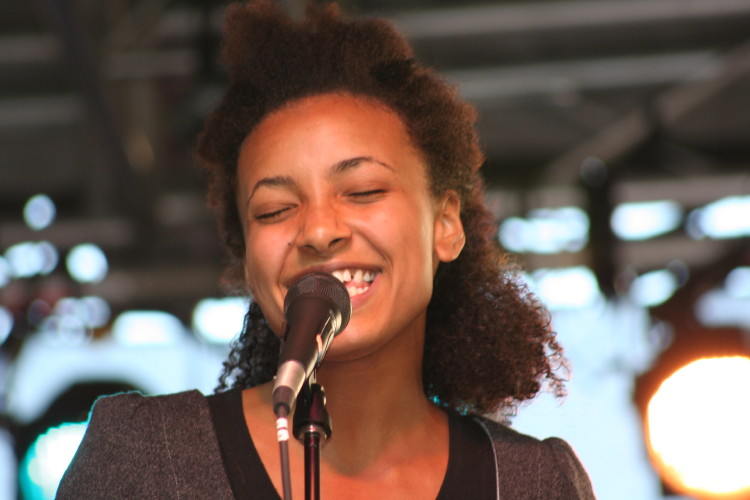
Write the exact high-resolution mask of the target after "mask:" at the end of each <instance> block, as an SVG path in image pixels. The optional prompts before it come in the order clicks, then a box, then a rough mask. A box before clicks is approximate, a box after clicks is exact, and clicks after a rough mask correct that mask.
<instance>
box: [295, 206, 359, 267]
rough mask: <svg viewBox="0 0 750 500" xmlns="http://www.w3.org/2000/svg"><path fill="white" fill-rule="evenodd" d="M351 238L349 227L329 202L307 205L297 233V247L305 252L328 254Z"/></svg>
mask: <svg viewBox="0 0 750 500" xmlns="http://www.w3.org/2000/svg"><path fill="white" fill-rule="evenodd" d="M350 239H351V229H350V228H349V226H348V225H347V224H345V223H344V221H343V220H342V218H341V216H340V214H339V213H338V211H337V210H336V208H335V207H334V206H332V205H331V204H326V203H321V204H319V205H316V206H311V207H308V209H307V210H306V213H305V215H304V219H303V223H302V227H301V228H300V231H299V233H298V235H297V247H298V248H300V249H301V250H302V251H304V252H306V253H311V254H315V255H329V254H332V253H334V252H336V251H337V250H339V249H341V248H342V247H344V246H345V245H346V244H347V243H348V242H349V240H350Z"/></svg>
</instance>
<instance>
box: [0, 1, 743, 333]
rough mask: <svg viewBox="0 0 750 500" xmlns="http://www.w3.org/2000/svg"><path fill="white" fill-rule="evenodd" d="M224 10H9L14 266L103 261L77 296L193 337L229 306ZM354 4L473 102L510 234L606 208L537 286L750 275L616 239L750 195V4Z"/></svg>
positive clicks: (20, 6)
mask: <svg viewBox="0 0 750 500" xmlns="http://www.w3.org/2000/svg"><path fill="white" fill-rule="evenodd" d="M225 4H226V2H220V1H208V0H206V1H199V0H193V1H188V0H172V1H169V0H107V1H106V2H103V1H97V0H77V1H75V2H69V1H65V0H33V1H29V0H4V1H3V2H2V3H0V252H2V251H5V249H7V248H8V247H10V246H11V245H13V244H15V243H18V242H20V241H26V240H33V241H38V240H46V241H50V242H52V243H53V244H54V245H56V246H57V248H58V249H59V251H60V252H61V254H64V252H65V251H67V250H68V249H70V248H71V247H72V246H73V245H76V244H78V243H83V242H91V243H95V244H97V245H99V246H101V247H102V248H103V249H104V250H105V252H106V253H107V256H108V258H109V263H110V273H109V275H108V277H107V278H106V279H105V280H104V281H103V282H101V283H99V284H96V285H86V286H83V285H73V284H72V283H68V284H67V285H66V286H69V287H72V288H73V293H78V294H88V293H96V294H99V295H102V296H104V297H105V298H106V299H107V300H108V301H109V302H110V303H111V304H112V306H113V308H114V309H115V310H123V309H127V308H136V307H137V308H149V309H155V308H156V309H165V310H168V311H170V312H173V313H175V314H177V315H178V316H180V317H181V318H183V319H185V320H187V319H188V318H189V313H190V309H191V308H192V307H193V305H194V304H195V302H196V301H197V300H198V299H199V298H201V297H205V296H216V295H218V294H219V293H220V292H219V288H218V284H217V282H218V278H219V275H220V272H221V267H222V259H223V254H222V250H221V248H220V246H219V244H218V239H217V237H216V232H215V229H214V225H213V220H212V218H211V215H210V214H209V213H208V212H207V211H206V209H205V208H204V201H203V192H202V187H201V183H200V175H199V172H198V168H197V166H196V163H195V161H194V158H193V155H192V148H193V145H194V140H195V135H196V133H197V131H198V130H200V127H201V121H202V118H203V117H204V116H205V115H206V114H207V112H208V111H209V110H210V109H211V106H212V105H213V104H214V103H215V102H216V100H217V99H218V96H219V95H220V93H221V90H222V83H223V72H222V70H221V67H220V65H219V64H218V63H217V58H218V56H217V48H218V45H219V41H218V36H219V27H220V25H221V10H222V7H223V6H224V5H225ZM287 4H288V7H289V8H290V9H293V10H298V9H299V8H300V2H287ZM345 5H347V9H348V10H349V11H353V12H356V13H358V14H361V15H368V16H369V15H373V16H385V17H387V18H389V19H392V20H393V21H394V22H395V23H396V25H397V26H398V27H399V29H400V30H401V31H402V32H403V33H404V34H406V35H407V37H408V38H409V39H410V40H411V41H412V42H413V44H414V46H415V50H416V51H417V54H418V57H419V58H420V59H421V60H423V61H426V62H427V63H429V64H431V65H433V66H435V67H436V68H437V69H438V70H439V71H440V72H441V73H442V74H444V75H445V77H446V78H447V79H448V80H450V81H451V82H455V83H456V84H459V85H460V91H461V93H462V94H463V96H464V97H465V98H467V99H469V100H470V101H472V102H474V103H475V104H476V106H477V107H478V109H479V113H480V121H479V124H478V126H479V130H480V134H481V137H482V142H483V145H484V148H485V151H486V154H487V164H486V169H485V175H486V177H487V180H488V185H489V191H490V192H489V199H490V202H491V204H492V206H493V207H494V208H495V210H496V212H497V216H498V218H499V219H500V218H503V217H506V216H509V215H523V214H525V213H526V211H528V210H529V209H531V208H535V207H544V206H550V207H556V206H565V205H571V204H572V205H578V206H580V207H582V208H584V209H587V210H588V211H589V216H590V219H591V231H592V240H591V244H590V245H589V247H588V248H587V249H586V250H585V251H583V252H578V253H576V254H559V255H541V256H540V255H536V256H535V255H527V256H526V257H525V258H526V262H527V263H528V265H529V266H530V267H536V266H556V265H571V264H586V265H590V266H592V267H594V269H596V270H597V272H598V273H599V276H600V278H601V279H602V282H603V283H605V288H606V287H607V286H608V285H607V283H612V281H613V280H614V279H615V274H616V273H617V272H618V270H619V269H622V268H623V267H625V266H631V267H632V268H634V269H636V270H638V271H645V270H649V269H654V268H658V267H663V266H665V265H667V264H668V263H669V262H670V261H672V260H674V259H682V260H684V261H685V262H686V263H687V264H688V265H690V266H696V267H701V268H705V267H707V266H711V265H712V263H714V262H718V261H722V262H725V261H726V256H727V255H733V256H737V260H738V261H744V262H745V263H746V264H747V261H748V251H747V247H748V245H747V242H746V240H726V241H724V240H710V239H705V240H700V241H696V240H691V239H690V238H689V237H688V236H687V235H686V234H685V233H684V231H676V232H674V233H673V234H669V235H667V236H664V237H662V238H659V239H656V240H650V241H645V242H638V243H623V242H618V241H616V240H615V239H614V237H613V236H612V235H611V231H610V230H609V229H608V224H609V222H608V221H609V214H610V213H611V210H612V207H613V206H614V205H615V204H616V203H619V202H622V201H637V200H641V201H643V200H658V199H666V198H669V199H672V200H675V201H677V202H679V203H680V204H682V206H683V207H684V208H685V209H686V210H689V209H692V208H695V207H699V206H702V205H705V204H706V203H708V202H711V201H714V200H716V199H719V198H721V197H724V196H728V195H747V194H750V182H749V179H750V176H749V175H748V173H750V0H549V1H536V2H527V1H516V2H512V3H511V2H473V1H458V0H453V1H449V0H441V1H428V0H412V1H408V0H399V1H396V0H351V1H348V2H346V3H345ZM592 162H594V163H592ZM592 164H593V165H598V167H597V168H600V169H602V171H603V172H605V173H606V180H605V181H603V182H602V183H599V184H589V185H587V184H586V183H585V182H583V181H582V175H581V172H582V171H581V168H582V165H583V166H584V170H585V169H586V165H592ZM584 174H585V172H584ZM583 179H585V175H584V177H583ZM37 193H45V194H47V195H48V196H50V197H51V198H52V199H53V200H54V202H55V203H56V205H57V210H58V213H57V219H56V221H55V222H54V224H53V225H52V226H51V227H50V228H48V229H44V230H42V231H39V232H35V231H32V230H31V229H29V228H27V227H26V225H25V224H24V223H23V220H22V210H23V206H24V203H25V202H26V200H27V199H28V198H29V197H30V196H32V195H34V194H37ZM738 247H740V248H744V249H745V250H744V251H740V252H738V250H737V248H738ZM738 263H739V262H738ZM61 267H62V266H61ZM61 280H62V278H61ZM49 281H50V280H49V279H48V280H47V281H46V283H49ZM39 286H42V285H41V284H40V283H39V282H37V281H34V280H28V281H26V282H23V283H21V282H20V280H19V282H16V283H11V284H10V285H9V286H6V287H5V288H4V289H2V290H0V294H2V295H0V298H2V299H3V301H5V302H8V301H10V300H15V301H19V300H23V297H31V296H33V295H34V294H35V293H38V290H37V289H36V288H38V287H39ZM75 287H80V288H75ZM19 297H21V298H20V299H19Z"/></svg>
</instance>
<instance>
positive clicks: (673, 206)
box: [611, 200, 682, 241]
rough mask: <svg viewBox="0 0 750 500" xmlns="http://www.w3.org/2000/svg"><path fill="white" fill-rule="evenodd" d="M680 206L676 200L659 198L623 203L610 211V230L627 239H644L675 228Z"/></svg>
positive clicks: (677, 224) (680, 218)
mask: <svg viewBox="0 0 750 500" xmlns="http://www.w3.org/2000/svg"><path fill="white" fill-rule="evenodd" d="M681 222H682V208H681V207H680V205H679V204H678V203H677V202H674V201H671V200H659V201H649V202H638V203H623V204H622V205H619V206H617V207H616V208H615V210H614V211H613V212H612V219H611V225H612V230H613V231H614V233H615V235H617V237H618V238H620V239H623V240H628V241H637V240H646V239H649V238H653V237H655V236H659V235H662V234H664V233H667V232H669V231H672V230H674V229H677V228H678V227H679V225H680V223H681Z"/></svg>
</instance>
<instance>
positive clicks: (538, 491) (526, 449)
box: [474, 417, 594, 499]
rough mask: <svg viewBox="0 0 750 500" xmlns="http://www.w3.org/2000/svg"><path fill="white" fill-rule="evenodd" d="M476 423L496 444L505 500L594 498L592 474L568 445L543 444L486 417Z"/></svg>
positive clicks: (552, 441)
mask: <svg viewBox="0 0 750 500" xmlns="http://www.w3.org/2000/svg"><path fill="white" fill-rule="evenodd" d="M474 420H475V421H476V422H477V423H478V424H479V425H480V426H481V427H482V428H483V429H484V430H485V432H486V433H487V434H488V436H489V437H490V439H491V441H492V445H493V448H494V451H495V458H496V466H497V470H498V482H499V484H500V489H501V492H504V493H502V497H503V498H504V497H506V496H508V497H510V498H550V499H551V498H560V499H593V498H594V493H593V490H592V487H591V482H590V480H589V477H588V474H587V473H586V470H585V469H584V467H583V465H582V464H581V461H580V460H579V459H578V457H577V456H576V454H575V452H574V451H573V448H571V446H570V445H569V444H568V443H567V442H565V441H563V440H562V439H559V438H554V437H553V438H547V439H544V440H540V439H537V438H535V437H532V436H528V435H526V434H522V433H520V432H518V431H515V430H513V429H511V428H510V427H507V426H505V425H503V424H500V423H498V422H495V421H493V420H489V419H487V418H483V417H474ZM509 493H510V494H509Z"/></svg>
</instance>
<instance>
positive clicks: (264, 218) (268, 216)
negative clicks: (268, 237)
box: [255, 207, 291, 222]
mask: <svg viewBox="0 0 750 500" xmlns="http://www.w3.org/2000/svg"><path fill="white" fill-rule="evenodd" d="M289 210H291V208H290V207H284V208H280V209H278V210H272V211H270V212H261V213H259V214H257V215H256V216H255V220H257V221H259V222H273V221H274V220H276V219H279V218H281V216H283V215H284V214H285V213H286V212H288V211H289Z"/></svg>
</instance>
